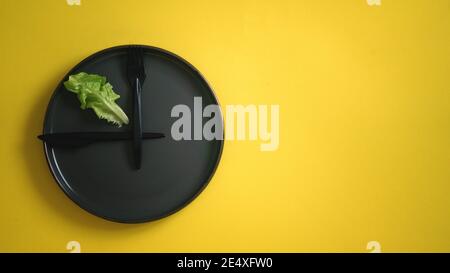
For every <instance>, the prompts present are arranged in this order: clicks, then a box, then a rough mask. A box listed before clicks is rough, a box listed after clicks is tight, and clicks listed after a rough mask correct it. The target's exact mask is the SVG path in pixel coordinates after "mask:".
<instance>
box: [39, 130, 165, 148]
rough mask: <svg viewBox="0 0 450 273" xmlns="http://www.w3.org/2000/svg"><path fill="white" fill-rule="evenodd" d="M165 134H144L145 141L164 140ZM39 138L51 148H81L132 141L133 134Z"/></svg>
mask: <svg viewBox="0 0 450 273" xmlns="http://www.w3.org/2000/svg"><path fill="white" fill-rule="evenodd" d="M163 137H164V134H163V133H153V132H148V133H142V138H143V139H157V138H163ZM38 138H39V139H40V140H42V141H44V142H45V143H47V144H49V145H50V146H59V147H80V146H86V145H89V144H92V143H95V142H106V141H119V140H132V138H133V133H132V132H70V133H50V134H43V135H40V136H38Z"/></svg>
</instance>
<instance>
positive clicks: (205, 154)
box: [44, 46, 223, 223]
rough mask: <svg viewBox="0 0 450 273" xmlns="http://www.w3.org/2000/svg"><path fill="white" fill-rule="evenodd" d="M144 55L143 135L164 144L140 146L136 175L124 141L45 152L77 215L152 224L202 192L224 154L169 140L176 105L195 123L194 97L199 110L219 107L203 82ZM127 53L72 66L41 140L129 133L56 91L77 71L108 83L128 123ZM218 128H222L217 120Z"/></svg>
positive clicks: (151, 52) (213, 145)
mask: <svg viewBox="0 0 450 273" xmlns="http://www.w3.org/2000/svg"><path fill="white" fill-rule="evenodd" d="M142 47H143V48H144V51H145V54H144V55H145V56H144V63H145V66H146V71H147V78H146V80H145V83H144V86H143V91H142V123H143V131H144V132H149V131H153V132H162V133H164V134H165V135H166V137H165V138H163V139H155V140H144V141H143V157H142V168H141V169H140V170H136V169H135V168H134V161H133V150H132V144H131V142H130V141H119V142H105V143H95V144H91V145H89V146H86V147H81V148H76V149H75V148H57V147H55V148H53V147H49V146H48V145H46V144H44V150H45V154H46V157H47V161H48V164H49V166H50V170H51V172H52V173H53V176H54V177H55V179H56V181H57V183H58V184H59V186H60V187H61V188H62V190H63V191H64V192H65V193H66V194H67V195H68V196H69V197H70V198H71V199H72V200H73V201H74V202H75V203H77V204H78V205H79V206H80V207H82V208H83V209H85V210H87V211H89V212H91V213H93V214H95V215H97V216H100V217H102V218H105V219H107V220H111V221H116V222H123V223H139V222H146V221H151V220H156V219H159V218H162V217H165V216H168V215H170V214H172V213H174V212H176V211H178V210H179V209H181V208H183V207H184V206H186V205H187V204H188V203H189V202H190V201H192V200H193V199H194V198H195V197H196V196H197V195H198V194H199V193H200V192H201V191H202V190H203V189H204V188H205V186H206V185H207V184H208V182H209V180H210V179H211V177H212V176H213V174H214V172H215V170H216V167H217V165H218V163H219V160H220V157H221V153H222V148H223V140H212V141H208V140H204V139H203V140H195V141H194V140H181V141H176V140H174V139H173V138H172V137H171V127H172V124H173V123H174V122H175V121H176V120H177V119H178V118H174V117H171V110H172V108H173V107H174V106H175V105H178V104H184V105H188V106H189V108H190V109H192V115H193V114H194V113H193V112H194V111H193V109H194V97H202V100H203V106H206V105H209V104H217V105H218V102H217V99H216V97H215V95H214V93H213V91H212V89H211V87H210V86H209V85H208V83H207V82H206V81H205V79H204V78H203V76H202V75H201V74H200V73H199V72H198V71H197V70H196V69H195V68H194V67H193V66H192V65H190V64H189V63H188V62H186V61H185V60H183V59H182V58H180V57H179V56H176V55H175V54H173V53H170V52H168V51H165V50H162V49H159V48H155V47H150V46H142ZM126 53H127V46H118V47H113V48H109V49H105V50H103V51H100V52H97V53H95V54H93V55H92V56H90V57H88V58H86V59H85V60H83V61H82V62H81V63H79V64H78V65H76V66H75V67H74V68H73V69H72V70H71V71H70V72H69V73H68V74H67V75H66V77H65V78H64V79H63V80H62V81H61V82H60V83H59V85H58V87H57V88H56V90H55V91H54V93H53V96H52V98H51V100H50V102H49V105H48V108H47V113H46V116H45V121H44V133H56V132H88V131H129V130H131V125H124V126H122V127H121V128H117V127H115V126H114V125H112V124H110V123H107V122H106V121H105V120H100V119H98V118H97V117H96V115H95V113H94V112H93V111H92V109H86V110H84V111H83V110H81V109H80V103H79V102H78V99H77V97H76V95H75V94H73V93H71V92H68V91H67V90H65V88H64V86H63V85H62V83H63V81H65V80H67V79H68V76H69V75H71V74H75V73H78V72H82V71H83V72H87V73H94V74H99V75H103V76H106V77H107V80H108V81H109V82H110V83H111V84H112V85H113V87H114V90H115V91H116V92H117V93H118V94H120V96H121V97H120V99H118V100H117V101H116V102H117V103H118V104H119V105H120V106H121V107H122V109H123V110H124V111H125V113H127V115H128V116H129V117H130V118H131V113H132V92H131V89H130V87H129V85H128V82H127V78H126V61H127V55H126ZM130 120H131V119H130ZM191 120H192V122H193V120H194V117H193V116H192V117H191ZM220 120H221V122H222V123H223V117H222V115H221V116H220ZM206 121H207V120H205V119H203V123H205V122H206ZM193 129H194V126H192V134H193Z"/></svg>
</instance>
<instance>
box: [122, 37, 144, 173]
mask: <svg viewBox="0 0 450 273" xmlns="http://www.w3.org/2000/svg"><path fill="white" fill-rule="evenodd" d="M143 57H144V51H143V49H142V47H139V46H130V47H129V48H128V61H127V78H128V82H129V84H130V86H131V88H132V90H133V117H132V118H133V152H134V159H135V164H136V168H137V169H140V168H141V161H142V111H141V92H142V85H143V84H144V81H145V78H146V74H145V67H144V59H143Z"/></svg>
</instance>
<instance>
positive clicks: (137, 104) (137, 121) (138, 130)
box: [133, 78, 142, 170]
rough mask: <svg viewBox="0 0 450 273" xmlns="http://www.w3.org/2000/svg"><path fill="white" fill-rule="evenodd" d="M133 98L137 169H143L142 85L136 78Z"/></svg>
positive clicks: (134, 144) (134, 145)
mask: <svg viewBox="0 0 450 273" xmlns="http://www.w3.org/2000/svg"><path fill="white" fill-rule="evenodd" d="M133 90H134V98H133V151H134V160H135V164H136V169H138V170H139V169H140V168H141V161H142V110H141V91H142V87H141V83H140V82H139V79H137V78H136V80H135V82H134V88H133Z"/></svg>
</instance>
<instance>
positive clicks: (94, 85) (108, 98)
mask: <svg viewBox="0 0 450 273" xmlns="http://www.w3.org/2000/svg"><path fill="white" fill-rule="evenodd" d="M64 86H65V87H66V89H67V90H69V91H71V92H73V93H75V94H77V97H78V100H79V101H80V103H81V109H83V110H84V109H86V108H91V109H93V110H94V112H95V114H97V117H99V118H100V119H106V120H107V121H109V122H112V123H114V124H116V125H117V126H119V127H120V126H122V125H123V124H128V122H129V120H128V117H127V115H126V114H125V113H124V112H123V110H122V109H121V108H120V106H119V105H117V104H116V103H115V100H117V99H118V98H120V96H119V95H118V94H116V93H115V92H114V91H113V86H112V85H111V84H110V83H108V82H107V81H106V77H103V76H99V75H95V74H87V73H85V72H80V73H78V74H75V75H71V76H69V80H68V81H65V82H64Z"/></svg>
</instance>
